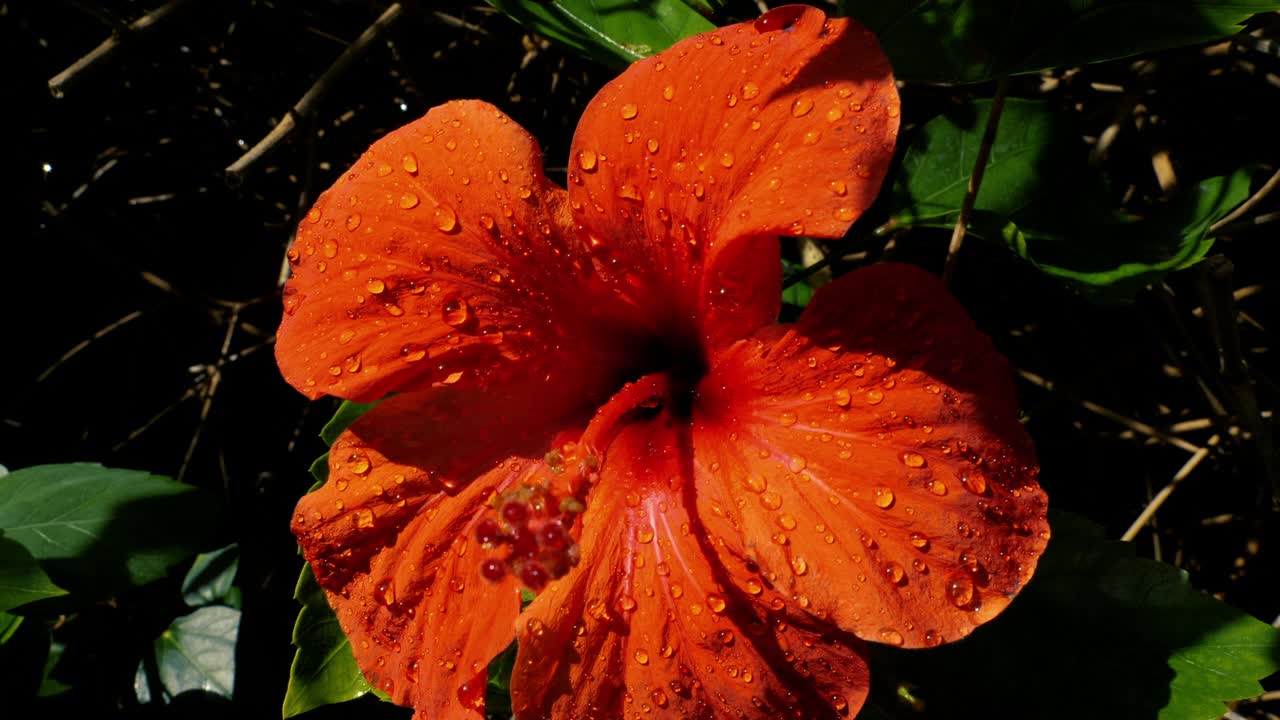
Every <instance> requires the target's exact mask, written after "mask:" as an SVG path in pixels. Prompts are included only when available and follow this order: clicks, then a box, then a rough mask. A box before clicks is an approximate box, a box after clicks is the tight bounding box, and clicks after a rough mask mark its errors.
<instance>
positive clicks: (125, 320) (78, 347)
mask: <svg viewBox="0 0 1280 720" xmlns="http://www.w3.org/2000/svg"><path fill="white" fill-rule="evenodd" d="M140 317H142V311H141V310H134V311H133V312H131V313H129V314H128V315H125V316H124V317H122V318H120V319H119V320H116V321H115V322H113V323H111V324H110V325H107V326H106V327H104V328H102V329H101V330H99V331H98V332H96V333H94V334H92V335H90V336H89V337H87V338H85V339H84V340H81V341H80V342H78V343H76V344H75V346H74V347H72V348H71V349H70V350H68V351H66V352H65V353H63V354H62V357H60V358H58V359H57V360H55V361H54V363H53V364H52V365H50V366H49V367H47V368H45V369H44V372H42V373H40V375H39V377H37V378H36V384H37V385H39V384H40V383H42V382H44V381H45V380H46V379H48V377H49V376H50V375H52V374H53V373H54V371H56V370H57V369H58V368H60V367H62V366H63V365H65V364H67V362H68V361H69V360H71V358H73V357H75V356H76V355H79V354H80V352H81V351H82V350H84V349H85V348H87V347H89V346H90V345H91V344H93V342H94V341H95V340H101V339H102V338H104V337H106V336H107V335H109V334H111V333H112V332H114V331H116V330H118V329H120V328H121V327H123V326H125V325H128V324H129V323H131V322H133V321H134V320H137V319H138V318H140Z"/></svg>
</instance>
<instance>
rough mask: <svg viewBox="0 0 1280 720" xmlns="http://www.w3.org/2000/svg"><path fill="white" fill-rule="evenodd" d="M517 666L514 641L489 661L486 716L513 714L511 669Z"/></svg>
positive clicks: (485, 699)
mask: <svg viewBox="0 0 1280 720" xmlns="http://www.w3.org/2000/svg"><path fill="white" fill-rule="evenodd" d="M515 666H516V644H515V643H514V642H513V643H511V644H510V645H508V646H507V649H506V650H503V651H502V652H501V653H500V654H499V655H498V656H497V657H495V658H494V659H493V660H491V661H489V683H488V685H487V686H486V688H485V698H484V709H485V715H486V716H488V717H492V716H497V717H510V716H511V671H512V670H513V669H514V668H515Z"/></svg>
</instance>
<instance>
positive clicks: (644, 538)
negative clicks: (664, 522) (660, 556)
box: [636, 525, 653, 545]
mask: <svg viewBox="0 0 1280 720" xmlns="http://www.w3.org/2000/svg"><path fill="white" fill-rule="evenodd" d="M636 540H639V541H640V542H641V544H644V545H648V544H649V543H651V542H653V528H651V527H649V526H648V525H641V526H640V527H639V528H637V529H636Z"/></svg>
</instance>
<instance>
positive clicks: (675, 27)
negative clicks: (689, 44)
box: [487, 0, 715, 68]
mask: <svg viewBox="0 0 1280 720" xmlns="http://www.w3.org/2000/svg"><path fill="white" fill-rule="evenodd" d="M487 1H488V3H489V4H490V5H492V6H494V7H496V8H498V9H499V10H501V11H502V12H504V13H506V14H507V15H510V16H511V17H512V18H513V19H515V20H516V22H518V23H520V24H521V25H523V26H524V27H526V28H527V29H529V30H531V31H533V32H536V33H538V34H540V35H545V36H546V37H548V38H550V39H552V40H555V41H557V42H560V43H563V44H565V45H567V46H569V47H570V48H573V49H574V50H576V51H577V52H579V53H581V54H582V55H585V56H586V57H588V58H591V59H593V60H596V61H598V62H601V63H604V64H606V65H611V66H613V67H617V68H622V67H626V66H627V65H628V64H630V63H632V62H634V61H636V60H639V59H640V58H643V57H647V56H649V55H652V54H653V53H656V52H658V51H660V50H665V49H666V48H668V47H671V45H673V44H674V43H675V42H676V41H677V40H681V39H683V38H686V37H689V36H690V35H696V34H698V33H700V32H706V31H707V30H711V29H714V28H715V25H713V24H712V23H711V21H710V20H707V19H706V18H705V17H703V16H702V15H701V14H699V13H698V12H697V11H696V10H694V9H693V8H692V7H690V6H689V4H687V3H685V2H681V0H640V1H639V2H637V1H636V0H543V1H541V2H539V1H537V0H487Z"/></svg>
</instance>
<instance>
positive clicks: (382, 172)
mask: <svg viewBox="0 0 1280 720" xmlns="http://www.w3.org/2000/svg"><path fill="white" fill-rule="evenodd" d="M390 174H391V165H390V164H389V163H385V162H380V163H378V177H386V176H388V175H390Z"/></svg>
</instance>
